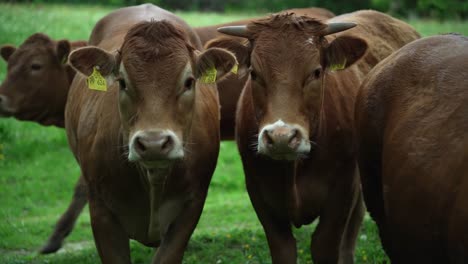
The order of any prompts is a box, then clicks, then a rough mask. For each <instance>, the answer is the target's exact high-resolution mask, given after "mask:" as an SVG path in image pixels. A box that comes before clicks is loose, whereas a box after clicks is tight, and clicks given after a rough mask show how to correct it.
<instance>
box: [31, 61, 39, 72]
mask: <svg viewBox="0 0 468 264" xmlns="http://www.w3.org/2000/svg"><path fill="white" fill-rule="evenodd" d="M40 69H42V65H41V64H39V63H33V64H32V65H31V70H33V71H38V70H40Z"/></svg>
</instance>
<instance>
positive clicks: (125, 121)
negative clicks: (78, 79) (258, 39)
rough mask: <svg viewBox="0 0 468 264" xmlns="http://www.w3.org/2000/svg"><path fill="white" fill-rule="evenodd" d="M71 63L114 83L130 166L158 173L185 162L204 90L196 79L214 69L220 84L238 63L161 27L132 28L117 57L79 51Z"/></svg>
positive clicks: (143, 25) (149, 24)
mask: <svg viewBox="0 0 468 264" xmlns="http://www.w3.org/2000/svg"><path fill="white" fill-rule="evenodd" d="M92 58H98V60H101V61H96V60H93V59H92ZM99 58H101V59H99ZM70 63H71V64H72V65H73V66H74V67H75V68H76V69H77V70H78V71H80V72H82V73H84V74H86V75H90V74H91V72H92V71H93V67H95V66H99V68H100V71H101V73H102V74H103V75H104V76H106V78H107V79H108V80H109V81H110V82H112V81H116V82H117V83H118V85H117V86H118V89H119V110H120V116H121V121H122V126H123V128H124V131H125V132H126V138H127V139H128V142H127V143H128V147H129V154H128V160H129V161H131V162H139V163H140V164H141V165H143V166H144V167H146V168H160V167H165V166H168V165H170V164H171V163H172V161H175V160H179V159H182V158H184V155H185V151H184V145H185V138H186V135H187V134H188V133H189V132H190V129H191V127H192V115H193V113H194V110H195V108H196V107H197V106H196V104H197V101H196V100H195V98H196V94H197V87H199V86H200V85H205V84H202V83H201V81H200V78H201V77H202V76H204V74H206V72H208V71H210V70H214V69H216V73H215V74H216V75H217V76H216V78H217V79H219V78H221V77H222V76H224V75H225V74H227V73H229V71H230V70H231V68H232V67H233V66H234V65H235V64H236V63H237V62H236V59H235V56H234V55H233V54H232V53H230V52H228V51H225V50H222V49H209V50H206V51H205V52H203V53H200V52H198V51H196V50H194V48H193V47H192V46H191V45H190V44H189V43H188V40H187V37H186V35H185V33H184V32H182V31H181V30H179V29H177V28H175V27H174V26H173V25H172V24H170V23H169V22H164V21H159V22H144V23H141V24H139V25H137V26H135V27H133V28H132V29H131V30H130V31H129V33H128V34H127V35H126V37H125V40H124V43H123V45H122V47H121V49H120V52H118V53H115V54H111V53H108V52H106V51H104V50H101V49H99V48H96V47H89V48H83V49H79V50H76V51H75V52H73V53H72V54H71V55H70ZM213 89H216V87H214V88H213ZM200 99H201V98H200ZM198 103H201V102H200V101H198ZM193 125H200V124H193Z"/></svg>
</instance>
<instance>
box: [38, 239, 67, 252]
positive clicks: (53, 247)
mask: <svg viewBox="0 0 468 264" xmlns="http://www.w3.org/2000/svg"><path fill="white" fill-rule="evenodd" d="M61 247H62V243H61V242H57V241H47V244H45V245H44V246H43V247H42V248H41V249H40V250H39V253H41V254H50V253H55V252H57V250H59V249H60V248H61Z"/></svg>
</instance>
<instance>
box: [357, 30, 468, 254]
mask: <svg viewBox="0 0 468 264" xmlns="http://www.w3.org/2000/svg"><path fill="white" fill-rule="evenodd" d="M467 62H468V38H467V37H464V36H459V35H458V36H457V35H442V36H433V37H428V38H424V39H421V40H418V41H415V42H413V43H410V44H408V45H406V46H405V47H403V48H402V49H400V50H399V51H397V52H395V53H394V54H392V55H391V56H389V57H388V58H387V59H385V60H384V61H382V62H381V63H379V64H378V65H377V66H376V67H375V68H374V69H373V70H372V71H371V72H370V73H369V75H368V76H367V78H366V79H365V81H364V82H363V84H362V87H361V89H360V92H359V95H358V99H357V102H356V129H357V135H358V137H357V138H358V143H359V167H360V171H361V178H362V186H363V192H364V198H365V201H366V204H367V208H368V210H369V212H370V214H371V216H372V218H373V219H374V220H375V221H376V223H377V225H378V227H379V233H380V237H381V240H382V244H383V247H384V249H385V251H386V252H387V254H388V256H389V257H390V259H391V261H392V263H468V226H467V223H468V210H467V206H466V201H468V73H467V70H466V67H467V66H468V63H467Z"/></svg>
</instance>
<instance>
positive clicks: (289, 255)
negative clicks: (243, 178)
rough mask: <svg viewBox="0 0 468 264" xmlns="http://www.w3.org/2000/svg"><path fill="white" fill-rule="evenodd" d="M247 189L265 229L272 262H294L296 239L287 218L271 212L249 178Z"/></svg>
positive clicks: (274, 263) (289, 263)
mask: <svg viewBox="0 0 468 264" xmlns="http://www.w3.org/2000/svg"><path fill="white" fill-rule="evenodd" d="M247 190H248V192H249V196H250V200H251V201H252V205H253V207H254V209H255V212H256V213H257V217H258V219H259V220H260V223H261V224H262V226H263V230H264V231H265V234H266V237H267V240H268V247H269V248H270V254H271V260H272V263H273V264H282V263H288V264H293V263H296V259H297V249H296V239H295V238H294V236H293V234H292V231H291V224H290V222H289V220H288V219H287V218H286V217H281V216H279V215H277V214H275V213H274V212H273V210H272V209H271V208H270V207H269V206H268V205H267V204H266V203H265V201H264V200H263V199H262V197H261V195H260V193H261V192H260V190H259V189H258V186H257V185H256V184H255V183H253V182H251V181H250V180H247Z"/></svg>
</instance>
